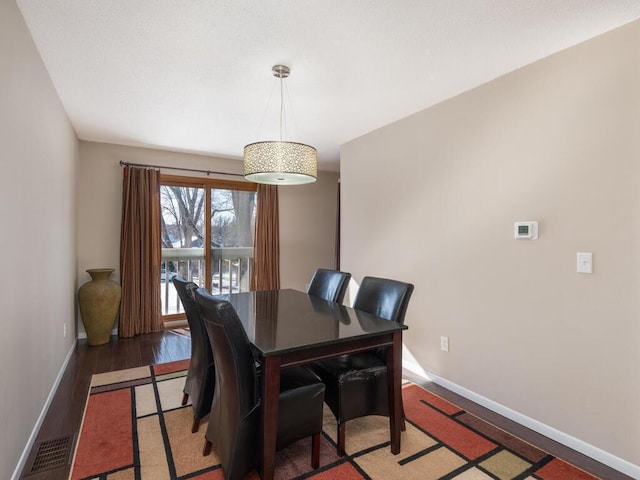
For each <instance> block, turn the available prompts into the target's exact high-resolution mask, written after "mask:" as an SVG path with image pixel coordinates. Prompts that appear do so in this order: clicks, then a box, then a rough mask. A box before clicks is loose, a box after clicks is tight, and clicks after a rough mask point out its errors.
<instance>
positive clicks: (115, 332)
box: [77, 327, 118, 340]
mask: <svg viewBox="0 0 640 480" xmlns="http://www.w3.org/2000/svg"><path fill="white" fill-rule="evenodd" d="M111 335H118V327H115V328H114V329H113V330H111ZM85 338H87V332H78V336H77V339H78V340H83V339H85Z"/></svg>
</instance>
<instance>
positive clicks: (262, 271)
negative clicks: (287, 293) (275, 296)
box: [251, 184, 280, 290]
mask: <svg viewBox="0 0 640 480" xmlns="http://www.w3.org/2000/svg"><path fill="white" fill-rule="evenodd" d="M256 195H257V197H258V209H257V211H256V237H255V242H254V247H253V275H252V277H251V290H278V289H279V288H280V222H279V214H278V210H279V207H278V187H277V186H276V185H264V184H259V185H258V190H257V194H256Z"/></svg>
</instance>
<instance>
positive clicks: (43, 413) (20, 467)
mask: <svg viewBox="0 0 640 480" xmlns="http://www.w3.org/2000/svg"><path fill="white" fill-rule="evenodd" d="M75 349H76V343H75V342H73V344H72V345H71V349H70V350H69V353H67V356H66V357H65V359H64V362H63V363H62V367H60V371H59V372H58V376H57V377H56V379H55V381H54V382H53V386H52V387H51V391H50V392H49V396H48V397H47V400H46V401H45V402H44V406H43V407H42V411H41V412H40V415H39V416H38V419H37V420H36V423H35V425H34V427H33V430H32V431H31V435H29V440H27V444H26V445H25V447H24V450H23V451H22V455H21V456H20V460H18V464H17V465H16V468H15V470H14V471H13V474H12V475H11V480H18V479H19V478H20V474H21V473H22V470H23V469H24V466H25V464H26V463H27V459H28V458H29V454H30V453H31V449H32V448H33V444H34V443H35V441H36V437H37V436H38V432H39V431H40V427H41V426H42V422H43V421H44V417H45V416H46V414H47V411H48V410H49V406H50V405H51V402H52V401H53V396H54V395H55V394H56V390H58V386H59V385H60V382H61V381H62V376H63V375H64V372H65V370H66V369H67V365H68V364H69V360H71V356H72V355H73V352H74V351H75Z"/></svg>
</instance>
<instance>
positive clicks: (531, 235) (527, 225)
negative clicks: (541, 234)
mask: <svg viewBox="0 0 640 480" xmlns="http://www.w3.org/2000/svg"><path fill="white" fill-rule="evenodd" d="M513 236H514V237H515V238H516V239H517V240H537V239H538V222H516V223H515V225H514V227H513Z"/></svg>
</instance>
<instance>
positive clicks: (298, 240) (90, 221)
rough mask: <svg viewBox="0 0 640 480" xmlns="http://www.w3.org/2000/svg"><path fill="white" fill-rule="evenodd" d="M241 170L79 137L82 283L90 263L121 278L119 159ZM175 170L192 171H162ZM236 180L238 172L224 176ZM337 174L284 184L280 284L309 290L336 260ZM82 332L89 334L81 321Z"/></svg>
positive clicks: (229, 163) (233, 163)
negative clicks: (320, 272) (314, 275)
mask: <svg viewBox="0 0 640 480" xmlns="http://www.w3.org/2000/svg"><path fill="white" fill-rule="evenodd" d="M121 160H122V161H125V162H132V163H143V164H157V165H166V166H179V167H186V168H196V169H204V170H216V171H223V172H232V173H241V172H242V162H241V161H239V160H231V159H221V158H213V157H206V156H201V155H190V154H184V153H174V152H167V151H163V150H152V149H146V148H136V147H126V146H119V145H110V144H103V143H95V142H85V141H82V142H80V168H79V172H80V173H79V181H78V265H77V268H78V270H77V274H78V285H81V284H82V283H84V282H86V281H89V280H90V277H89V275H88V274H87V273H86V272H85V270H86V269H88V268H98V267H113V268H115V269H116V272H114V274H113V276H112V278H113V279H114V280H116V281H119V272H118V270H119V267H118V265H119V262H120V220H121V208H122V198H121V196H122V167H121V166H120V165H119V162H120V161H121ZM163 173H169V174H172V175H185V176H189V175H191V176H193V175H196V174H194V173H191V172H178V171H172V170H166V172H165V171H163ZM220 178H226V179H237V177H228V176H226V177H224V176H222V177H220ZM337 178H338V175H337V173H327V172H320V174H319V177H318V181H317V182H316V183H314V184H311V185H304V186H288V187H280V242H281V249H280V250H281V252H280V256H281V284H282V286H283V288H297V289H304V288H305V285H306V283H307V282H308V281H309V279H310V278H311V275H312V273H313V271H314V270H315V269H316V268H317V267H321V266H322V267H327V266H329V267H331V266H332V265H333V252H334V248H333V246H334V232H335V210H336V193H335V192H336V185H337ZM78 322H79V325H78V329H79V332H80V335H83V334H84V328H83V326H82V322H81V321H80V320H79V321H78Z"/></svg>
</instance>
